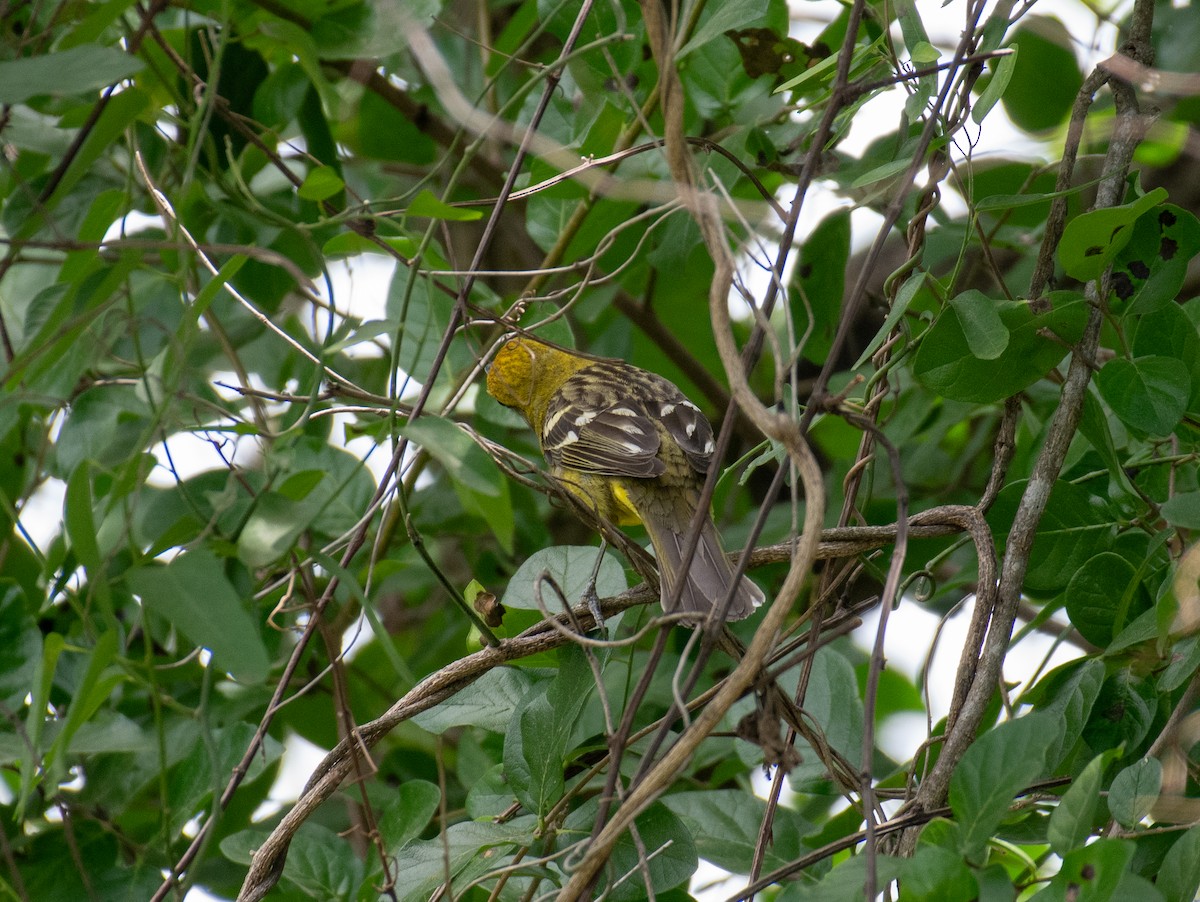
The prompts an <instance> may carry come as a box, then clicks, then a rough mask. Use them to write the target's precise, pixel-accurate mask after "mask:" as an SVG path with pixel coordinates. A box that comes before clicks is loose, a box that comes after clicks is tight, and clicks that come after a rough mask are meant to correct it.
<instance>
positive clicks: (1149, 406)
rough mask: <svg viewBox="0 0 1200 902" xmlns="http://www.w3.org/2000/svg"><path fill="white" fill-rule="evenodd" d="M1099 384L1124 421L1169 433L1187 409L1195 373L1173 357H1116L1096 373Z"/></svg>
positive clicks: (1154, 432) (1143, 429) (1151, 431)
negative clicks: (1127, 358)
mask: <svg viewBox="0 0 1200 902" xmlns="http://www.w3.org/2000/svg"><path fill="white" fill-rule="evenodd" d="M1096 388H1097V389H1099V391H1100V394H1101V396H1103V398H1104V400H1105V401H1107V402H1108V405H1109V407H1111V408H1112V409H1113V413H1115V414H1116V415H1117V416H1118V417H1120V418H1121V422H1123V423H1124V424H1125V425H1127V426H1129V427H1130V428H1132V429H1136V430H1138V431H1139V432H1143V433H1146V434H1148V435H1156V436H1158V435H1170V434H1171V431H1172V430H1173V429H1174V428H1175V427H1176V426H1178V425H1179V421H1180V420H1181V419H1183V414H1184V412H1185V411H1186V410H1187V405H1188V398H1189V397H1190V396H1191V391H1192V373H1191V372H1190V371H1189V370H1188V367H1187V365H1186V364H1185V363H1184V362H1183V361H1182V360H1176V359H1175V358H1174V357H1138V358H1135V359H1133V360H1126V359H1125V358H1123V357H1117V358H1114V359H1113V360H1110V361H1109V362H1108V363H1106V364H1105V365H1104V366H1103V368H1102V369H1101V370H1100V372H1099V373H1098V374H1097V375H1096Z"/></svg>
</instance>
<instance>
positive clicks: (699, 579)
mask: <svg viewBox="0 0 1200 902" xmlns="http://www.w3.org/2000/svg"><path fill="white" fill-rule="evenodd" d="M643 522H644V523H645V525H646V532H647V533H649V535H650V543H651V544H652V545H653V546H654V556H655V558H656V559H657V563H658V573H659V577H660V580H661V583H662V586H661V592H662V606H663V610H664V611H666V612H667V613H668V614H670V613H673V612H675V611H681V612H685V613H688V614H695V615H696V618H695V621H691V622H693V623H698V622H699V621H701V620H703V619H704V618H705V617H707V616H708V612H709V611H710V610H712V609H713V608H715V607H716V606H717V605H719V604H721V602H722V601H724V599H725V596H726V595H727V594H729V586H730V584H731V583H732V582H733V566H732V565H731V564H730V563H729V559H728V558H726V557H725V549H724V548H723V547H722V546H721V538H720V536H718V535H717V528H716V526H714V525H713V522H712V519H711V518H706V519H705V521H704V524H703V526H702V527H701V530H700V537H699V539H698V541H697V542H696V551H695V553H694V554H693V555H692V560H691V564H690V565H689V566H688V569H687V571H686V572H683V558H684V555H685V554H686V552H687V545H688V541H687V540H688V535H687V528H686V521H684V522H685V528H684V531H683V532H678V531H677V529H676V528H675V527H676V526H677V524H675V523H674V522H665V518H664V520H657V518H654V517H643ZM676 595H678V599H677V600H676V602H675V604H674V605H673V606H670V607H669V605H671V602H672V599H675V597H676ZM762 603H763V591H762V589H760V588H759V587H758V586H756V585H755V584H754V583H753V582H751V581H750V579H749V577H746V576H743V577H742V578H741V579H740V580H739V581H738V585H737V588H736V590H735V591H734V593H733V599H732V600H731V601H730V603H729V608H728V612H727V613H726V616H725V619H726V620H742V619H743V618H746V617H749V616H750V615H751V614H753V613H754V609H755V608H757V607H758V606H759V605H760V604H762Z"/></svg>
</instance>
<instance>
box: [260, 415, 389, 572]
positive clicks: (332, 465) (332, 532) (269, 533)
mask: <svg viewBox="0 0 1200 902" xmlns="http://www.w3.org/2000/svg"><path fill="white" fill-rule="evenodd" d="M268 460H269V462H270V464H271V466H272V468H273V469H274V470H276V472H277V478H278V479H279V485H280V487H281V488H282V489H283V491H280V490H278V489H277V490H276V491H266V492H262V493H261V494H259V495H258V497H257V499H256V500H255V504H254V508H253V510H252V511H251V512H250V514H249V516H248V518H247V519H246V521H245V525H244V526H243V527H242V529H241V533H240V534H239V535H238V540H237V553H238V557H239V558H240V559H241V560H242V561H243V562H245V563H246V564H247V566H250V567H265V566H267V565H269V564H271V563H273V562H275V561H276V560H278V559H279V558H280V557H281V556H282V555H284V554H286V553H287V552H288V551H289V550H290V549H291V548H293V547H294V546H295V544H296V542H297V541H299V539H300V536H301V534H302V533H305V532H311V533H312V534H313V535H316V536H322V537H326V538H331V539H332V538H335V537H337V536H340V535H342V534H343V533H344V532H347V531H349V530H351V529H353V528H354V526H355V525H356V524H357V523H358V519H359V517H360V516H361V514H362V510H363V508H364V507H365V506H366V505H367V504H368V503H369V502H370V499H371V496H372V495H373V494H374V491H375V483H374V479H373V478H372V476H371V474H370V471H369V470H367V468H366V467H365V466H364V464H363V462H362V460H360V459H359V458H357V457H355V456H353V455H352V454H349V453H348V452H346V451H343V450H341V449H339V448H335V447H333V446H332V445H329V444H327V443H326V442H324V441H322V440H321V439H319V438H317V437H316V436H311V437H309V436H306V437H303V438H301V439H299V440H297V441H296V442H295V443H294V444H290V445H289V444H286V443H281V444H280V445H278V446H277V447H276V449H275V450H274V451H273V452H272V454H271V455H270V456H269V458H268ZM318 475H319V476H320V478H319V479H318V478H317V476H318ZM293 479H294V480H295V481H292V480H293Z"/></svg>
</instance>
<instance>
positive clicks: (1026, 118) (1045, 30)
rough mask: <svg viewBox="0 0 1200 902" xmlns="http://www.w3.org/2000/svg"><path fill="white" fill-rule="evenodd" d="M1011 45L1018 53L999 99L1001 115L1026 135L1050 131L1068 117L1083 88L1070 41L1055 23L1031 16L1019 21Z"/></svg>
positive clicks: (1081, 77) (1057, 23)
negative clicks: (1017, 48) (1025, 132)
mask: <svg viewBox="0 0 1200 902" xmlns="http://www.w3.org/2000/svg"><path fill="white" fill-rule="evenodd" d="M1011 44H1012V46H1013V47H1019V48H1020V53H1019V54H1018V56H1017V62H1016V64H1015V65H1014V67H1013V72H1012V75H1011V77H1010V82H1009V90H1007V91H1005V92H1004V95H1003V102H1004V109H1005V112H1007V113H1008V117H1009V118H1010V119H1011V120H1012V121H1013V123H1014V124H1015V125H1016V126H1017V128H1020V129H1024V130H1025V131H1027V132H1041V131H1046V130H1048V129H1052V128H1054V127H1055V126H1057V125H1059V124H1060V123H1061V122H1063V121H1064V120H1065V119H1066V118H1067V116H1068V115H1069V114H1070V112H1071V106H1072V104H1074V102H1075V95H1076V93H1078V91H1079V87H1080V85H1082V84H1083V76H1082V75H1081V74H1080V72H1079V63H1078V61H1077V60H1076V59H1075V52H1074V50H1073V48H1072V37H1071V35H1070V33H1069V32H1068V31H1067V29H1066V28H1065V27H1064V26H1063V24H1062V23H1061V22H1060V21H1059V20H1058V19H1055V18H1052V17H1050V16H1037V15H1033V16H1025V17H1023V18H1022V20H1021V27H1020V28H1018V29H1017V30H1016V31H1015V32H1013V35H1012V39H1011Z"/></svg>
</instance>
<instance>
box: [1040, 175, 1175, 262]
mask: <svg viewBox="0 0 1200 902" xmlns="http://www.w3.org/2000/svg"><path fill="white" fill-rule="evenodd" d="M1166 199H1167V192H1166V189H1164V188H1155V189H1154V190H1153V191H1151V192H1149V193H1148V194H1145V195H1143V196H1142V197H1139V198H1138V199H1137V200H1135V201H1132V202H1131V203H1128V204H1125V205H1124V206H1120V207H1105V208H1104V209H1101V210H1091V211H1089V212H1087V213H1081V214H1080V215H1079V216H1076V217H1075V218H1074V219H1072V220H1071V221H1070V222H1068V223H1067V227H1066V228H1065V229H1064V230H1063V236H1062V240H1061V241H1060V242H1059V245H1058V259H1059V262H1060V263H1061V264H1062V268H1063V269H1064V270H1066V272H1067V275H1069V276H1071V278H1073V279H1078V280H1079V281H1081V282H1088V281H1091V280H1092V279H1097V278H1099V277H1100V274H1101V273H1103V272H1104V270H1106V269H1108V267H1109V265H1110V264H1111V263H1112V262H1113V260H1114V258H1115V257H1116V256H1117V254H1118V253H1120V251H1121V249H1122V248H1123V247H1125V245H1126V244H1127V243H1128V242H1129V239H1130V238H1132V237H1133V224H1134V223H1135V222H1137V219H1138V217H1139V216H1141V215H1142V214H1143V213H1145V212H1147V211H1148V210H1150V209H1151V208H1152V207H1154V206H1156V205H1158V204H1160V203H1162V202H1163V201H1164V200H1166Z"/></svg>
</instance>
